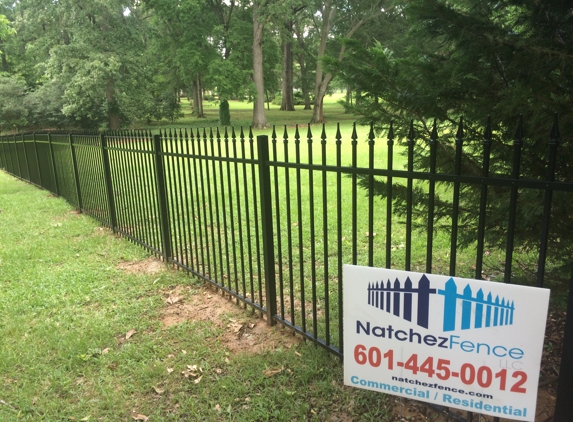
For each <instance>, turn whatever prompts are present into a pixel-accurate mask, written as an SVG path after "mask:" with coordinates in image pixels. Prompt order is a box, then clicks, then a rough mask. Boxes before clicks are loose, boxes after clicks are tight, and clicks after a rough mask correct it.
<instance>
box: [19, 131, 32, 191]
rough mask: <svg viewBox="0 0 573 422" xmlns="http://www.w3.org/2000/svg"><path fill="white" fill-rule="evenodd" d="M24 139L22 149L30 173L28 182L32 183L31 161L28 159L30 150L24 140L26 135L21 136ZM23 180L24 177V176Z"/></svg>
mask: <svg viewBox="0 0 573 422" xmlns="http://www.w3.org/2000/svg"><path fill="white" fill-rule="evenodd" d="M20 137H21V138H22V149H23V150H24V161H25V162H26V171H27V172H28V179H27V180H28V182H30V183H31V182H32V175H31V174H30V160H29V159H28V149H27V148H26V140H25V139H24V134H20ZM22 178H24V177H23V175H22Z"/></svg>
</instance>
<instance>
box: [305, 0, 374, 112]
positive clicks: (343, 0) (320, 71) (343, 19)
mask: <svg viewBox="0 0 573 422" xmlns="http://www.w3.org/2000/svg"><path fill="white" fill-rule="evenodd" d="M383 10H384V9H383V8H382V1H380V0H372V1H353V0H326V1H324V2H321V3H320V9H319V12H318V13H317V14H316V15H315V17H314V18H315V20H317V19H318V18H319V17H320V22H318V21H317V22H316V24H315V27H316V28H317V29H318V28H320V29H319V33H320V44H319V47H318V54H317V57H318V60H317V66H316V73H315V84H314V107H313V114H312V119H311V123H323V122H324V115H323V102H324V96H325V95H326V92H327V90H328V85H329V84H330V82H331V81H332V79H333V77H334V75H333V74H332V73H330V72H327V71H325V69H324V67H323V64H322V58H323V57H324V56H325V54H327V47H328V46H329V45H331V44H333V43H332V41H333V37H332V31H333V29H335V30H336V31H335V33H336V35H337V36H338V37H337V38H335V39H334V41H335V43H337V42H338V40H337V39H339V38H341V37H343V38H345V39H351V38H352V37H354V36H355V34H356V33H357V31H358V30H360V29H361V28H362V27H363V26H364V25H365V24H366V23H367V22H369V21H371V20H373V19H376V18H378V17H379V16H381V15H382V13H383ZM336 47H338V59H339V60H342V58H343V57H344V53H345V49H346V45H345V44H344V43H343V44H336ZM336 47H334V48H336Z"/></svg>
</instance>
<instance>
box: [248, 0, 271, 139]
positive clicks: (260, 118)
mask: <svg viewBox="0 0 573 422" xmlns="http://www.w3.org/2000/svg"><path fill="white" fill-rule="evenodd" d="M260 3H262V4H259V1H257V0H255V1H254V2H253V5H252V8H253V83H254V84H255V89H256V96H255V100H254V102H253V122H252V127H253V128H255V129H264V128H266V127H268V125H269V123H268V122H267V116H266V113H265V82H264V67H263V35H264V32H263V31H264V29H265V16H264V14H263V13H261V6H262V7H263V9H264V7H265V6H266V1H261V2H260Z"/></svg>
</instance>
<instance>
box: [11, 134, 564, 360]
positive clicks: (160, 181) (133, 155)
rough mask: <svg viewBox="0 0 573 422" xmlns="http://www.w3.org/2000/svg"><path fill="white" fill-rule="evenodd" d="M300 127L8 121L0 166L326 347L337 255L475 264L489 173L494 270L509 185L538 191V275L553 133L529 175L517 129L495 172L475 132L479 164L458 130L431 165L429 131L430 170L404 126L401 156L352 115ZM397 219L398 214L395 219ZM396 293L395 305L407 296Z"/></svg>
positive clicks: (540, 278) (431, 268)
mask: <svg viewBox="0 0 573 422" xmlns="http://www.w3.org/2000/svg"><path fill="white" fill-rule="evenodd" d="M486 133H487V131H486ZM490 133H491V131H490ZM301 138H302V136H301V133H300V132H299V129H298V127H297V128H296V130H295V133H294V139H289V135H288V133H287V131H286V128H285V132H284V135H283V136H282V137H280V136H277V134H276V132H275V131H273V134H272V135H271V137H270V140H269V137H268V136H257V138H256V140H255V137H254V136H253V134H252V132H251V131H248V132H245V131H243V129H240V131H235V129H228V128H225V129H223V130H220V129H218V128H217V129H215V130H213V129H208V130H207V129H193V130H178V131H172V130H171V131H169V132H161V133H160V134H156V135H153V134H151V133H150V132H148V131H125V132H107V133H85V132H84V133H78V134H74V133H66V134H61V133H36V134H18V135H11V136H4V137H0V167H1V168H2V169H4V170H5V171H7V172H9V173H11V174H13V175H15V176H16V177H19V178H21V179H23V180H26V181H29V182H30V183H33V184H35V185H37V186H39V187H42V188H44V189H46V190H48V191H50V192H53V193H54V194H56V195H59V196H61V197H63V198H65V199H66V200H67V201H68V202H70V203H71V204H72V205H74V206H75V207H77V208H78V209H80V210H81V211H82V212H84V213H86V214H89V215H90V216H92V217H94V218H96V219H97V220H99V221H100V222H102V223H103V224H104V225H106V226H108V227H109V228H111V229H112V230H113V231H114V232H117V233H120V234H121V235H123V236H125V237H127V238H128V239H130V240H131V241H133V242H135V243H137V244H139V245H141V246H143V247H145V248H147V249H148V250H150V251H152V252H153V253H155V254H157V255H160V256H161V257H163V259H165V260H166V261H168V262H171V263H173V264H175V265H177V266H178V267H180V268H182V269H185V270H186V271H189V272H190V273H192V274H194V275H196V276H198V277H200V278H202V279H204V280H206V281H208V282H210V283H212V284H214V285H215V286H217V287H218V288H219V289H221V290H222V291H224V292H226V293H228V294H230V295H232V296H234V297H235V298H237V300H238V301H240V302H241V303H243V304H244V305H245V306H249V307H252V308H253V309H255V310H257V311H260V312H263V313H264V314H265V315H266V318H267V321H268V323H270V324H274V323H280V324H282V325H284V326H286V327H288V328H290V329H292V330H294V331H295V332H297V333H299V334H301V335H302V336H304V337H305V338H307V339H309V340H312V341H313V342H315V343H317V344H319V345H321V346H322V347H325V348H326V349H328V350H329V351H330V352H331V353H333V354H335V355H337V356H342V353H343V344H342V265H343V263H351V264H359V265H368V266H374V265H376V266H382V267H386V268H398V269H405V270H411V269H417V270H420V271H425V272H427V273H431V272H435V271H440V272H443V273H446V272H449V273H450V275H464V276H469V277H475V278H482V271H483V269H484V257H485V256H486V255H487V254H486V250H485V243H484V236H485V234H484V232H485V227H486V226H485V224H486V218H487V212H486V210H487V207H488V198H490V194H491V193H489V194H488V188H490V187H492V188H496V187H503V188H505V189H506V191H507V192H508V198H509V200H508V211H507V242H506V247H505V250H504V251H502V252H500V253H501V255H500V256H501V257H502V258H504V260H505V268H504V274H503V281H505V282H512V281H513V276H512V270H513V268H514V256H513V255H514V251H515V246H514V244H513V243H514V235H515V231H516V226H515V222H516V215H517V212H518V210H519V209H520V207H527V206H529V205H528V204H521V203H520V201H519V198H520V195H521V194H522V192H523V191H525V190H533V191H536V192H540V193H542V194H543V198H544V203H543V204H541V205H542V208H543V212H542V214H541V216H540V224H541V228H542V229H541V233H540V240H539V245H540V246H539V254H538V257H539V259H538V269H537V285H539V286H541V285H543V282H544V278H545V267H546V262H547V253H548V248H549V246H548V242H547V239H548V236H549V233H550V226H551V225H550V223H551V211H552V197H553V193H555V192H562V193H567V192H573V181H562V180H556V179H555V172H556V165H555V163H556V154H557V142H551V143H550V148H549V159H548V176H547V178H545V180H539V179H531V178H527V177H520V174H519V160H520V148H521V146H520V145H521V143H519V142H517V143H516V145H515V151H516V152H515V156H514V163H513V169H514V171H512V172H511V174H505V175H500V174H493V173H490V171H489V151H490V147H491V145H490V144H491V139H489V140H487V139H486V142H485V143H484V145H485V147H484V155H483V163H482V165H483V168H482V169H481V170H480V171H478V172H475V173H474V174H464V173H463V172H462V171H461V168H462V167H461V160H462V154H461V148H462V146H461V140H460V142H456V146H455V148H456V154H455V162H454V163H453V164H454V165H453V168H454V169H455V170H454V171H453V172H452V173H439V172H436V170H435V169H436V157H437V149H436V147H437V144H438V142H437V140H436V139H433V140H431V141H430V145H429V149H430V171H419V170H415V169H414V153H413V151H414V150H413V146H414V142H413V140H412V139H408V141H407V142H406V143H405V146H404V147H400V148H403V151H404V153H405V154H404V156H405V157H407V158H406V161H405V162H401V161H400V160H396V157H395V149H397V148H398V147H396V146H395V145H394V139H393V135H391V134H390V136H389V140H388V142H387V147H386V148H379V147H376V146H375V144H376V139H375V137H374V134H373V132H372V130H371V131H370V134H369V135H368V136H367V139H366V141H367V142H364V143H362V142H359V141H358V136H357V135H356V130H355V129H354V131H353V133H352V134H351V135H350V137H349V138H350V139H343V136H342V135H341V132H340V130H337V132H336V135H334V140H333V141H332V140H329V139H327V136H326V133H325V130H324V128H323V131H322V134H321V135H320V141H319V142H316V141H314V140H313V135H312V133H311V131H310V128H309V129H308V132H307V134H306V136H305V137H304V138H305V139H304V140H302V139H301ZM402 166H403V167H402ZM395 167H396V168H395ZM516 168H517V171H515V169H516ZM525 176H526V175H525ZM380 181H384V182H385V185H384V186H385V195H382V196H381V195H376V192H377V191H376V189H377V187H379V186H378V184H379V183H380ZM359 182H360V185H361V186H363V187H365V188H366V190H365V191H363V190H361V189H359ZM440 184H445V185H448V186H450V187H452V188H453V189H452V190H453V199H452V209H451V215H450V220H451V232H450V233H449V234H448V236H449V240H448V244H449V253H448V255H449V265H448V263H444V262H441V264H440V265H442V267H439V268H436V266H437V265H438V262H437V261H438V258H437V255H438V254H437V253H436V249H435V242H436V240H437V239H438V237H439V234H438V233H436V230H435V225H434V224H435V217H436V216H435V211H436V207H437V204H436V201H437V198H438V196H437V191H439V189H440ZM464 186H473V187H476V188H478V190H477V192H479V193H478V194H477V197H476V198H475V203H476V207H479V209H480V213H479V221H478V224H477V230H476V245H475V246H473V247H472V248H470V249H471V254H473V255H472V257H470V258H469V259H471V260H472V261H473V263H472V264H468V263H467V262H466V263H465V264H464V265H462V264H461V263H460V262H459V261H460V253H461V252H460V251H459V250H458V249H459V248H458V228H459V224H458V222H459V221H460V219H461V218H463V216H464V212H465V211H464V210H463V209H461V208H460V201H459V198H460V195H463V192H462V190H461V188H462V187H464ZM416 188H421V189H423V190H424V192H425V193H426V194H427V197H428V202H427V203H426V204H425V207H426V212H427V221H428V225H427V228H426V230H425V231H424V232H423V233H421V234H420V235H419V236H413V233H416V232H415V231H414V228H413V224H414V221H413V217H412V209H413V208H414V207H415V206H416V205H417V204H416V196H415V193H416ZM400 189H402V190H405V195H404V198H405V203H406V209H407V213H406V215H405V216H404V217H403V218H402V219H400V217H398V216H396V215H394V211H395V209H394V208H393V207H394V201H395V200H396V198H397V192H398V191H399V190H400ZM473 192H474V193H473V194H474V195H475V192H476V190H475V189H474V191H473ZM397 222H399V223H403V225H400V224H398V227H397V225H396V223H397ZM400 227H401V228H400ZM377 233H378V235H377ZM502 249H503V248H502ZM467 259H468V258H467V254H466V258H464V260H467ZM442 261H443V260H442ZM388 283H390V282H388ZM371 290H372V291H371V292H369V294H370V295H371V296H370V298H371V300H372V301H373V304H374V305H375V306H379V307H380V306H384V303H386V306H387V311H388V312H391V309H392V305H393V306H394V310H396V309H399V307H400V301H399V295H404V296H407V295H410V299H409V300H410V301H411V295H412V293H416V292H413V291H407V290H408V287H407V286H405V287H404V288H401V287H400V286H394V287H392V286H391V285H389V284H387V285H386V287H384V283H382V284H381V285H380V286H372V289H371ZM410 290H411V286H410ZM432 293H435V292H432ZM440 293H441V294H446V293H447V292H440ZM392 295H394V296H392ZM478 295H479V294H478ZM470 296H471V292H470ZM384 297H386V301H385V302H384ZM452 297H453V296H452ZM392 300H393V301H392ZM452 300H453V303H454V305H453V306H455V302H456V300H460V301H461V302H462V306H463V307H464V309H471V306H472V303H474V304H475V305H476V306H477V307H479V306H481V307H482V308H481V309H482V311H483V308H484V307H485V308H487V309H488V310H490V308H491V307H492V306H493V308H495V311H494V312H498V309H500V307H502V308H503V307H504V306H505V308H507V307H508V306H510V305H509V304H508V303H507V302H506V303H503V302H502V303H500V304H497V303H495V304H493V305H492V303H490V302H491V301H489V299H486V300H484V299H483V297H480V298H473V297H466V295H465V292H464V293H462V294H461V295H459V294H457V293H456V295H455V297H454V298H453V299H452ZM406 302H408V299H406ZM406 302H405V303H404V304H403V306H405V307H408V303H406ZM410 305H411V303H410ZM410 312H411V310H410ZM488 312H489V311H488ZM500 312H501V315H502V316H501V317H500V318H502V319H503V320H504V321H503V323H510V317H509V319H508V315H510V314H511V312H512V311H511V310H510V311H507V310H506V311H505V313H504V311H500ZM482 313H483V312H482ZM492 318H493V321H494V322H493V323H495V321H496V320H497V321H498V323H501V322H499V318H496V317H495V316H494V317H492ZM490 319H491V318H486V321H485V322H484V323H486V324H487V323H488V322H490ZM468 321H469V319H468ZM468 321H466V323H469V322H468ZM422 323H423V321H422ZM445 323H446V322H445ZM474 323H475V324H478V322H477V321H475V322H474ZM479 323H481V321H480V322H479Z"/></svg>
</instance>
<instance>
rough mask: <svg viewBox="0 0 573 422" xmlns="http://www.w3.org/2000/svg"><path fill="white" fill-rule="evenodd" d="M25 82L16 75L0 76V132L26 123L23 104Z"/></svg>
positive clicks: (25, 110) (26, 113)
mask: <svg viewBox="0 0 573 422" xmlns="http://www.w3.org/2000/svg"><path fill="white" fill-rule="evenodd" d="M25 93H26V84H25V82H24V80H23V79H22V78H19V77H17V76H0V98H2V101H0V132H2V131H5V130H7V129H13V128H16V129H18V128H19V127H20V126H24V125H25V124H26V123H27V120H26V116H27V115H28V110H27V109H26V107H25V106H24V96H25Z"/></svg>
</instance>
